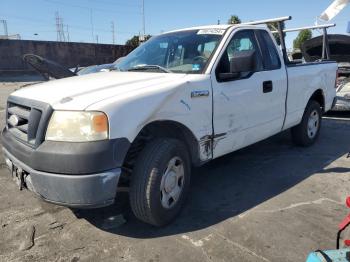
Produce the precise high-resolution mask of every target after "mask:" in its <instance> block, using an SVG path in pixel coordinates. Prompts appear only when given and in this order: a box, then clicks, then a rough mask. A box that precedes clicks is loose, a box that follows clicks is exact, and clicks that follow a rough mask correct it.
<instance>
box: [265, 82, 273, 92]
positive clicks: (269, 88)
mask: <svg viewBox="0 0 350 262" xmlns="http://www.w3.org/2000/svg"><path fill="white" fill-rule="evenodd" d="M272 90H273V83H272V81H265V82H263V92H264V93H271V92H272Z"/></svg>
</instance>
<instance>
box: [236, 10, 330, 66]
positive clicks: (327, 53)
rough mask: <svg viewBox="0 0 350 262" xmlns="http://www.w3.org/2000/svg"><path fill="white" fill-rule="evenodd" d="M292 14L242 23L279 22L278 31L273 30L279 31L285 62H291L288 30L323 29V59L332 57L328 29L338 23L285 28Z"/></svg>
mask: <svg viewBox="0 0 350 262" xmlns="http://www.w3.org/2000/svg"><path fill="white" fill-rule="evenodd" d="M291 19H292V17H291V16H284V17H279V18H272V19H266V20H259V21H252V22H247V23H242V25H261V24H270V23H277V25H278V27H277V31H272V33H278V35H279V38H280V42H281V49H282V53H283V58H284V61H285V63H287V64H288V63H290V62H289V59H288V54H287V48H286V40H285V36H284V34H285V33H288V32H296V31H301V30H306V29H310V30H316V29H322V30H323V47H322V59H329V57H330V51H329V43H328V34H327V29H328V28H330V27H335V26H336V24H326V25H315V26H307V27H299V28H292V29H285V30H283V29H282V28H283V27H282V23H283V22H285V21H288V20H291Z"/></svg>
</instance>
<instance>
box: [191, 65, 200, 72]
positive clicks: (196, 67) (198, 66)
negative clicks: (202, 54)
mask: <svg viewBox="0 0 350 262" xmlns="http://www.w3.org/2000/svg"><path fill="white" fill-rule="evenodd" d="M199 70H201V65H199V64H193V65H192V71H199Z"/></svg>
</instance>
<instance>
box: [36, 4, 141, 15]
mask: <svg viewBox="0 0 350 262" xmlns="http://www.w3.org/2000/svg"><path fill="white" fill-rule="evenodd" d="M43 1H45V2H47V3H51V4H58V5H64V6H71V7H75V8H81V9H85V10H90V9H92V8H91V7H89V6H83V5H76V4H68V3H66V2H64V3H63V2H61V1H58V0H43ZM93 10H94V11H97V12H103V13H113V14H115V13H118V14H119V15H127V16H130V15H140V13H132V14H130V13H126V12H118V11H115V10H113V11H112V10H111V9H103V8H93Z"/></svg>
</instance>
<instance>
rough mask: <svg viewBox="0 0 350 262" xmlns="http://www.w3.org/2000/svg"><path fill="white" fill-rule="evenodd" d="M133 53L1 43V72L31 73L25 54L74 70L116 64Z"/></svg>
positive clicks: (63, 45) (102, 47)
mask: <svg viewBox="0 0 350 262" xmlns="http://www.w3.org/2000/svg"><path fill="white" fill-rule="evenodd" d="M131 50H132V48H131V47H128V46H122V45H105V44H86V43H63V42H50V41H31V40H0V72H3V73H4V72H6V71H12V72H13V71H28V70H31V69H30V68H29V67H28V66H27V65H26V64H25V63H24V62H23V60H22V56H23V55H24V54H36V55H39V56H42V57H45V58H47V59H49V60H52V61H55V62H57V63H60V64H61V65H63V66H66V67H68V68H72V67H75V66H77V65H80V66H88V65H96V64H106V63H112V62H114V61H115V60H116V59H117V58H119V57H121V56H125V55H127V54H128V53H129V52H130V51H131Z"/></svg>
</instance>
